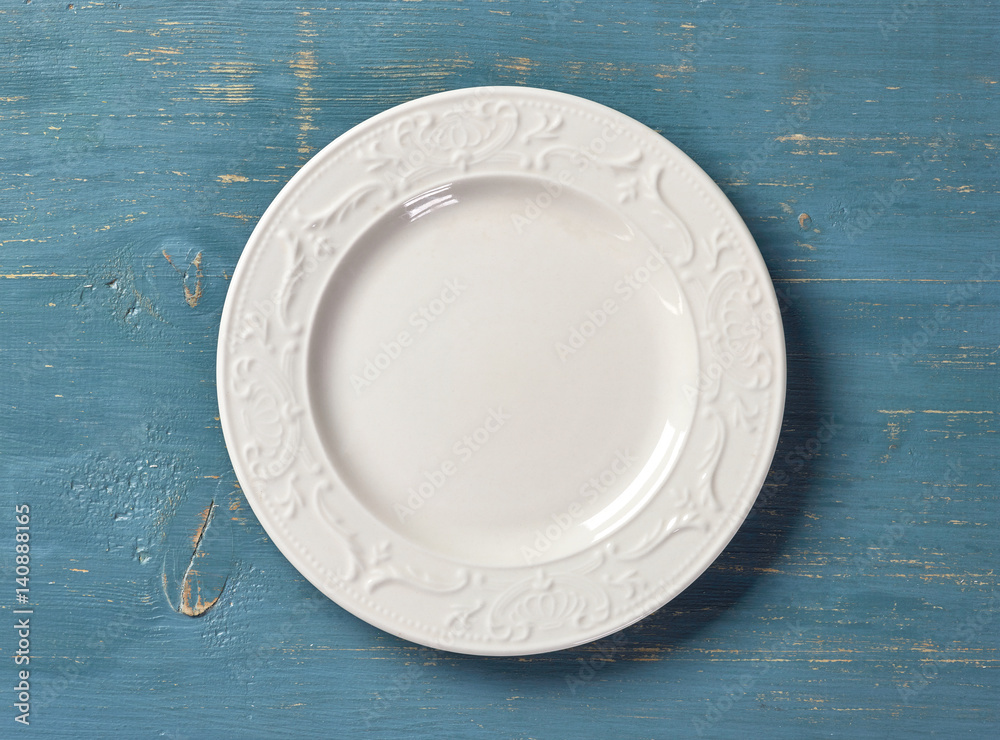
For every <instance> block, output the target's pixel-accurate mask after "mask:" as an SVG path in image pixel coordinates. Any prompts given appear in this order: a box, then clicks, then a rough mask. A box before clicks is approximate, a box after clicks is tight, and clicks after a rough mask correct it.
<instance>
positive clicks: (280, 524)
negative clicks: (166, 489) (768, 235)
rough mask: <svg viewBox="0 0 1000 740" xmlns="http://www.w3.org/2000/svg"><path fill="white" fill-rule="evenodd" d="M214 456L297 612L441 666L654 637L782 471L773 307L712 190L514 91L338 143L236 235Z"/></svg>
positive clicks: (455, 98)
mask: <svg viewBox="0 0 1000 740" xmlns="http://www.w3.org/2000/svg"><path fill="white" fill-rule="evenodd" d="M218 385H219V406H220V409H221V419H222V426H223V429H224V431H225V437H226V442H227V444H228V447H229V452H230V455H231V457H232V460H233V465H234V466H235V469H236V473H237V475H238V477H239V480H240V482H241V484H242V487H243V490H244V492H245V493H246V497H247V499H248V500H249V502H250V504H251V505H252V506H253V509H254V512H255V513H256V514H257V516H258V518H259V519H260V521H261V524H263V526H264V528H265V529H266V530H267V532H268V534H269V535H270V536H271V538H272V539H273V540H274V542H275V544H277V546H278V547H279V548H280V550H281V551H282V552H283V553H284V554H285V556H286V557H288V559H289V560H290V561H291V562H292V563H293V564H294V565H295V567H296V568H298V569H299V571H301V572H302V574H303V575H304V576H306V577H307V578H308V579H309V580H310V581H312V583H314V584H315V585H316V587H317V588H319V589H320V590H322V591H323V592H324V593H326V594H327V595H328V596H329V597H330V598H331V599H333V600H334V601H336V602H337V603H338V604H340V605H341V606H343V607H344V608H345V609H348V610H349V611H351V612H353V613H354V614H356V615H357V616H359V617H361V618H362V619H365V620H367V621H368V622H370V623H372V624H374V625H377V626H379V627H381V628H382V629H384V630H387V631H388V632H392V633H394V634H396V635H399V636H400V637H403V638H406V639H408V640H412V641H414V642H418V643H422V644H424V645H429V646H431V647H436V648H443V649H447V650H452V651H457V652H464V653H473V654H481V655H519V654H529V653H538V652H544V651H549V650H558V649H561V648H566V647H571V646H573V645H578V644H581V643H584V642H587V641H590V640H594V639H596V638H599V637H602V636H604V635H607V634H610V633H612V632H614V631H616V630H619V629H621V628H622V627H625V626H627V625H629V624H631V623H633V622H635V621H637V620H639V619H641V618H642V617H644V616H646V615H647V614H650V613H651V612H653V611H654V610H656V609H657V608H658V607H660V606H662V605H663V604H664V603H666V602H667V601H669V600H670V599H671V598H673V597H674V596H676V595H677V594H678V593H679V592H681V591H682V590H683V589H684V588H685V587H686V586H688V585H689V584H690V583H691V582H692V581H693V580H694V579H695V578H696V577H697V576H698V575H699V574H700V573H702V571H704V570H705V569H706V568H707V567H708V566H709V565H710V564H711V563H712V561H713V560H714V559H715V558H716V556H717V555H718V554H719V552H720V551H721V550H722V549H723V548H724V547H725V545H726V543H727V542H728V541H729V540H730V538H731V537H732V536H733V534H734V533H735V532H736V530H737V528H738V527H739V525H740V523H741V522H742V521H743V519H744V517H745V516H746V514H747V512H748V511H749V510H750V507H751V506H752V505H753V502H754V500H755V498H756V496H757V493H758V491H759V490H760V487H761V485H762V483H763V480H764V476H765V474H766V473H767V470H768V466H769V464H770V460H771V457H772V455H773V453H774V449H775V445H776V442H777V438H778V431H779V427H780V423H781V416H782V407H783V403H784V389H785V357H784V343H783V338H782V331H781V325H780V319H779V315H778V307H777V301H776V300H775V295H774V291H773V288H772V286H771V282H770V280H769V278H768V274H767V270H766V268H765V266H764V264H763V261H762V260H761V256H760V253H759V252H758V251H757V248H756V246H755V244H754V242H753V239H752V237H751V236H750V233H749V232H748V231H747V229H746V227H745V226H744V224H743V222H742V221H741V220H740V217H739V215H738V214H737V213H736V211H735V209H734V208H733V207H732V205H731V204H730V203H729V201H728V200H727V199H726V197H725V196H724V195H723V194H722V192H721V191H720V190H719V189H718V188H717V187H716V186H715V184H714V183H713V182H712V181H711V179H710V178H709V177H708V176H707V175H706V174H705V173H704V172H703V171H702V170H701V169H699V168H698V166H697V165H696V164H694V163H693V162H692V161H691V160H690V159H688V158H687V157H686V156H685V155H684V154H683V153H682V152H680V151H679V150H678V149H677V148H676V147H674V146H673V145H672V144H670V143H669V142H668V141H666V140H665V139H663V138H662V137H661V136H659V135H658V134H656V133H655V132H653V131H652V130H650V129H648V128H646V127H645V126H643V125H641V124H639V123H637V122H636V121H634V120H632V119H631V118H628V117H627V116H624V115H622V114H620V113H617V112H616V111H613V110H611V109H609V108H606V107H604V106H601V105H598V104H596V103H593V102H590V101H587V100H583V99H581V98H577V97H573V96H570V95H565V94H562V93H555V92H550V91H545V90H537V89H531V88H514V87H501V88H470V89H466V90H455V91H452V92H448V93H442V94H439V95H432V96H430V97H426V98H422V99H420V100H415V101H413V102H410V103H407V104H405V105H401V106H398V107H396V108H393V109H391V110H388V111H386V112H384V113H382V114H380V115H377V116H375V117H374V118H372V119H370V120H368V121H366V122H365V123H363V124H361V125H359V126H357V127H355V128H354V129H352V130H350V131H348V132H347V133H346V134H344V135H343V136H341V137H340V138H338V139H337V140H336V141H334V142H333V143H332V144H330V145H329V146H328V147H326V148H325V149H323V150H322V151H321V152H320V153H319V154H317V155H316V156H315V157H314V158H313V159H312V160H311V161H310V162H309V163H308V164H306V165H305V166H304V167H303V168H302V170H301V171H300V172H299V173H298V174H296V175H295V176H294V177H293V178H292V180H291V181H290V182H289V183H288V185H287V186H286V187H285V188H284V189H283V190H282V191H281V193H280V194H279V195H278V197H277V198H276V199H275V201H274V203H273V204H272V205H271V206H270V207H269V208H268V210H267V212H266V213H265V214H264V216H263V218H261V220H260V223H259V224H258V225H257V228H256V229H255V230H254V232H253V235H252V236H251V238H250V241H249V243H248V244H247V247H246V250H245V251H244V253H243V256H242V257H241V259H240V262H239V265H238V267H237V269H236V273H235V275H234V276H233V281H232V287H231V289H230V291H229V295H228V297H227V299H226V305H225V310H224V312H223V317H222V327H221V332H220V336H219V355H218Z"/></svg>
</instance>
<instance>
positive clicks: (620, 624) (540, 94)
mask: <svg viewBox="0 0 1000 740" xmlns="http://www.w3.org/2000/svg"><path fill="white" fill-rule="evenodd" d="M469 95H472V96H473V97H481V98H484V99H487V100H490V99H498V98H503V97H504V96H511V95H516V96H526V97H528V98H535V99H538V100H542V101H546V100H547V101H555V102H556V103H558V104H562V105H571V106H574V107H577V108H583V109H585V110H587V109H589V110H590V111H593V112H596V114H598V115H601V116H603V117H605V118H610V119H612V120H616V119H617V120H620V121H623V122H624V124H623V125H626V126H629V127H637V129H636V130H638V131H641V132H642V135H643V136H645V137H647V138H648V139H650V140H651V141H655V143H656V145H657V146H661V147H662V146H665V147H666V149H667V150H668V151H669V152H670V154H671V155H672V156H673V157H674V158H675V159H677V160H679V161H680V162H681V163H683V165H684V166H685V167H686V169H687V170H688V173H689V174H690V175H691V176H692V177H695V178H698V179H699V180H700V181H701V182H700V183H699V184H700V185H701V186H702V187H703V188H704V189H705V190H706V191H707V193H708V195H709V196H710V197H712V198H714V199H715V200H717V201H719V202H720V203H721V204H722V206H723V208H725V209H728V210H729V215H730V216H731V223H730V226H733V227H735V229H736V230H737V231H738V232H740V233H739V236H740V238H741V241H742V242H743V243H745V244H748V245H749V247H750V249H749V250H745V253H744V257H749V259H750V260H751V261H752V262H754V263H755V268H756V270H757V271H758V273H761V274H763V275H764V276H765V277H766V278H767V280H766V282H765V283H764V288H765V289H766V295H765V300H767V299H770V298H773V299H774V308H777V298H776V295H775V292H774V285H773V280H772V279H771V277H770V274H769V272H768V270H767V266H766V264H765V262H764V259H763V255H762V253H761V252H760V249H759V247H758V246H757V244H756V241H755V240H754V238H753V236H752V234H751V233H750V231H749V228H748V227H747V226H746V223H745V222H744V220H743V219H742V217H740V215H739V213H738V211H737V210H736V208H735V207H734V206H733V205H732V203H731V202H730V201H729V199H728V197H727V196H726V195H725V193H724V192H723V191H722V190H721V188H719V186H718V185H717V184H716V183H715V182H714V181H713V180H712V179H711V178H710V177H709V176H708V174H707V173H706V172H705V171H704V170H703V169H702V168H701V167H700V166H698V164H697V163H696V162H694V160H693V159H691V158H690V157H689V156H688V155H687V154H685V153H684V152H683V151H682V150H680V149H679V148H678V147H677V146H676V145H674V144H673V143H672V142H670V141H669V140H668V139H666V137H664V136H662V135H661V134H659V133H658V132H656V131H655V130H653V129H652V128H650V127H648V126H646V125H645V124H643V123H641V122H640V121H637V120H635V119H633V118H631V117H630V116H628V115H626V114H624V113H621V112H619V111H617V110H615V109H613V108H610V107H608V106H605V105H603V104H601V103H597V102H595V101H592V100H588V99H586V98H581V97H578V96H575V95H570V94H568V93H563V92H558V91H554V90H544V89H540V88H529V87H518V86H502V87H472V88H458V89H455V90H449V91H445V92H440V93H435V94H433V95H428V96H424V97H420V98H416V99H414V100H411V101H408V102H405V103H402V104H399V105H396V106H393V107H391V108H389V109H387V110H385V111H382V112H380V113H378V114H376V115H375V116H372V117H371V118H368V119H366V120H364V121H362V122H361V123H359V124H357V125H355V126H353V127H351V128H350V129H348V130H347V131H345V132H344V133H342V134H341V135H339V136H337V137H336V138H335V139H334V140H333V141H331V142H330V143H329V144H327V145H326V146H325V147H323V148H322V149H320V150H319V151H318V152H317V153H316V154H315V155H313V157H312V158H311V159H310V160H309V161H308V162H306V163H305V164H304V165H303V166H302V167H301V168H300V169H299V171H298V172H296V173H295V174H294V175H293V176H292V177H291V178H290V179H289V181H288V182H287V183H286V184H285V185H284V186H283V187H282V188H281V190H280V192H279V193H278V195H277V196H276V197H275V198H274V200H273V201H272V202H271V203H270V204H269V205H268V207H267V209H266V210H265V212H264V214H263V215H262V216H261V218H260V220H259V221H258V223H257V224H256V225H255V227H254V229H253V231H252V232H251V235H250V237H249V238H248V240H247V244H246V247H245V248H244V250H243V253H242V254H241V256H240V259H239V262H238V264H237V266H236V268H235V270H234V271H233V275H232V278H231V282H230V286H229V291H228V293H227V296H226V300H225V305H224V308H223V314H222V318H221V321H220V328H219V343H218V351H217V364H216V381H217V390H218V399H219V410H220V423H221V426H222V429H223V434H224V437H225V439H226V443H227V448H228V447H229V446H230V444H231V443H232V442H233V440H234V439H235V438H234V433H233V431H232V429H233V424H234V423H235V422H233V421H232V418H233V417H232V415H233V413H234V409H233V408H231V407H230V401H231V399H230V397H229V394H227V393H225V392H224V391H223V389H224V388H225V382H226V381H227V380H228V379H229V378H230V372H229V368H227V359H228V355H227V349H226V347H225V346H224V343H225V340H226V338H227V337H229V336H232V333H233V331H234V325H235V323H236V321H237V317H236V315H235V312H236V299H235V298H233V300H231V298H232V297H234V296H237V295H238V293H239V291H240V288H241V286H243V283H244V282H246V281H247V280H248V279H249V278H246V277H244V275H248V274H249V272H250V269H251V267H250V265H249V262H248V260H247V259H245V256H246V255H247V253H249V252H251V250H252V249H253V248H255V247H254V245H255V244H259V243H260V241H261V240H262V239H263V238H264V235H265V234H266V232H267V231H268V229H269V228H271V225H272V224H271V222H272V221H274V220H276V219H278V218H279V217H280V214H281V213H282V209H284V208H286V206H287V205H288V202H289V201H294V198H295V194H296V189H297V188H300V187H301V186H302V185H301V184H302V183H306V182H308V181H309V179H310V178H312V177H314V176H316V173H317V172H318V171H319V170H320V169H321V168H322V167H323V166H324V163H325V162H326V160H327V159H328V158H329V156H330V154H331V152H336V151H337V150H339V149H341V148H342V147H347V146H350V145H351V142H352V138H353V137H357V136H359V135H361V134H363V133H364V132H365V131H366V130H373V129H376V128H377V127H378V126H380V125H382V124H383V123H385V122H387V121H391V120H394V119H395V118H397V117H398V116H400V115H402V114H406V113H408V112H410V111H418V110H420V109H422V108H425V107H428V106H434V105H437V104H439V103H447V102H449V101H451V100H459V99H462V98H465V97H468V96H469ZM261 248H262V247H259V246H258V247H256V249H261ZM245 289H246V288H244V290H245ZM774 319H775V328H776V331H775V332H772V337H771V338H772V340H774V342H775V344H774V348H775V349H777V350H778V353H777V354H778V357H777V359H778V362H777V363H776V365H775V367H774V368H773V370H774V371H775V374H776V376H775V378H774V380H775V381H776V383H775V385H774V392H775V397H774V401H773V406H772V407H771V409H769V410H770V411H771V412H772V416H773V423H771V424H769V425H768V427H767V429H766V432H767V433H766V434H765V435H764V439H765V441H764V443H763V444H761V445H760V446H759V449H760V450H762V453H761V455H762V458H761V464H760V465H759V474H758V475H756V476H754V479H753V482H752V483H748V485H747V486H746V488H747V489H748V490H749V489H752V491H753V493H752V495H747V496H745V497H744V498H743V499H741V500H742V501H743V504H744V506H743V507H741V510H738V511H729V512H723V513H726V514H728V516H727V517H726V518H725V521H726V525H725V526H724V527H722V529H724V530H726V531H727V532H728V534H726V535H725V536H722V537H714V538H713V539H712V540H711V542H712V543H713V544H714V546H713V547H712V548H710V549H707V550H706V549H704V548H702V549H700V550H699V555H698V556H697V558H693V559H697V560H698V561H699V562H703V563H704V564H703V565H702V566H700V567H694V568H692V569H690V573H689V574H688V577H685V578H682V579H680V580H678V581H675V582H674V584H673V585H672V587H671V588H670V589H669V591H671V592H672V593H671V594H670V595H668V596H667V597H666V598H665V599H660V598H659V597H656V598H653V599H652V600H651V601H650V605H649V606H648V608H644V609H641V610H639V611H638V612H637V613H636V614H635V615H634V616H633V617H632V618H630V619H628V620H620V621H613V620H612V621H613V623H611V624H608V625H606V627H607V628H606V629H602V630H593V631H590V632H587V633H586V634H583V635H580V636H577V637H570V638H568V639H563V640H562V641H557V642H554V643H553V642H550V643H547V644H545V645H541V646H537V645H536V646H535V647H534V648H530V647H528V646H527V645H519V646H516V649H510V643H507V642H504V641H502V640H498V641H497V643H495V644H494V645H493V646H487V645H483V644H479V645H477V646H476V649H472V650H470V649H462V647H463V646H456V645H454V644H443V643H442V642H441V641H435V640H433V639H430V640H429V639H428V635H426V634H418V632H417V631H415V630H414V631H411V630H409V629H408V628H406V627H405V625H399V624H395V625H387V624H385V623H384V622H383V621H382V620H380V619H379V618H378V617H374V618H373V616H372V615H371V614H370V613H363V610H361V609H356V608H352V606H353V604H351V605H349V604H346V603H344V601H342V600H341V599H338V598H336V597H335V596H334V595H333V594H332V593H330V588H329V587H328V584H326V583H324V582H323V581H322V580H321V579H320V578H318V577H316V574H315V573H314V572H312V571H313V568H312V567H311V565H310V563H309V562H308V561H307V560H306V559H305V558H303V557H302V556H301V555H300V553H299V552H297V551H296V549H295V548H289V547H286V546H282V544H281V543H280V539H281V538H280V537H276V536H275V533H274V529H275V526H276V525H275V524H274V522H272V521H271V515H270V513H269V512H268V511H267V510H266V508H265V507H264V506H263V505H262V502H261V501H259V500H255V495H253V494H251V493H250V487H248V486H245V485H244V483H243V481H244V480H246V479H247V477H249V476H247V471H246V470H245V469H244V464H243V462H242V461H241V460H238V459H237V457H236V456H235V455H233V454H232V453H231V454H230V457H231V459H232V462H233V467H234V470H235V472H236V475H237V478H238V480H240V482H241V488H242V489H243V492H244V495H245V497H246V498H247V501H248V503H249V504H250V506H251V508H252V509H253V511H254V513H255V515H256V516H257V518H258V520H259V522H260V524H261V526H262V527H263V529H264V530H265V531H266V532H267V534H268V536H269V537H270V538H271V539H272V541H274V543H275V545H276V546H277V547H278V549H279V551H280V552H281V553H282V554H283V555H284V556H285V557H286V559H288V560H289V562H291V563H292V565H293V566H294V567H295V568H296V569H297V570H298V571H299V572H300V573H301V574H302V575H303V576H304V577H305V578H306V579H307V580H309V581H310V582H311V583H313V585H314V586H316V587H317V588H318V589H319V590H320V591H321V592H323V593H324V594H325V595H326V596H327V597H329V598H330V599H331V600H333V601H334V602H335V603H337V604H339V605H340V606H341V607H343V608H344V609H346V610H347V611H349V612H351V613H352V614H354V615H355V616H357V617H359V618H361V619H363V620H364V621H366V622H368V623H369V624H373V625H375V626H377V627H379V628H380V629H383V630H385V631H387V632H390V633H392V634H395V635H397V636H399V637H401V638H403V639H407V640H410V641H412V642H416V643H418V644H423V645H428V646H430V647H433V648H436V649H442V650H449V651H453V652H460V653H467V654H475V655H496V656H513V655H531V654H537V653H543V652H551V651H554V650H562V649H567V648H572V647H575V646H578V645H581V644H585V643H588V642H592V641H594V640H599V639H602V638H604V637H607V636H608V635H610V634H613V633H616V632H618V631H620V630H622V629H625V628H627V627H629V626H630V625H632V624H635V623H636V622H638V621H641V620H642V619H644V618H645V617H647V616H649V615H650V614H652V613H653V612H655V611H656V610H657V609H659V608H661V607H662V606H663V605H664V604H666V603H668V602H669V601H670V600H671V599H673V598H675V597H676V596H677V595H679V594H680V593H682V592H683V591H684V590H685V589H686V588H688V587H689V586H690V585H691V584H692V583H693V582H694V581H695V580H697V578H699V577H700V576H701V575H702V574H703V573H704V572H705V571H706V570H707V569H708V568H709V567H710V566H711V564H712V563H714V562H715V560H716V559H717V558H718V556H719V554H721V553H722V552H723V551H724V550H725V548H726V547H727V546H728V545H729V543H730V542H731V541H732V538H733V537H734V536H735V535H736V533H737V532H738V531H739V529H740V527H741V526H742V523H743V522H744V521H745V519H746V517H747V516H748V515H749V513H750V511H751V510H752V508H753V506H754V503H755V502H756V500H757V498H758V496H759V494H760V491H761V489H762V487H763V485H764V482H765V480H766V476H767V474H768V471H769V468H770V464H771V462H772V460H773V456H774V454H775V453H776V450H777V443H778V440H779V438H780V433H781V426H782V420H783V415H784V406H785V400H786V390H787V358H786V348H785V342H784V332H783V327H782V318H781V315H780V310H778V311H777V312H776V313H775V316H774ZM763 458H766V460H764V459H763ZM656 495H658V496H662V495H663V488H662V487H661V488H660V489H659V490H658V492H657V494H656ZM641 516H642V514H641V513H640V514H639V518H641ZM464 647H466V648H468V647H469V646H468V645H465V646H464ZM525 648H527V649H525Z"/></svg>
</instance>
